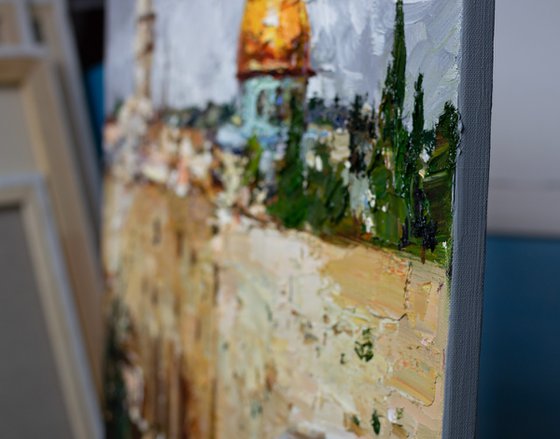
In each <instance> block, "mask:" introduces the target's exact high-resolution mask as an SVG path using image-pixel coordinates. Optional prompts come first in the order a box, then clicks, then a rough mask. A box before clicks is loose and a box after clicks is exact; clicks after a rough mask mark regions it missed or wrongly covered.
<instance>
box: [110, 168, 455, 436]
mask: <svg viewBox="0 0 560 439" xmlns="http://www.w3.org/2000/svg"><path fill="white" fill-rule="evenodd" d="M212 212H213V210H212V206H211V205H210V204H209V203H208V202H207V201H206V200H205V199H204V198H203V197H201V196H197V195H196V193H193V194H190V195H188V196H187V197H186V198H184V199H181V198H178V197H176V196H174V195H171V194H170V193H169V192H168V191H166V190H164V189H161V188H159V187H156V186H154V185H150V184H147V183H135V184H130V183H123V182H120V181H118V180H117V179H115V178H113V177H108V179H107V184H106V210H105V216H106V218H105V235H104V243H105V247H104V259H105V267H106V271H107V276H108V279H109V280H110V285H111V287H112V295H113V296H112V297H113V299H118V300H119V301H120V302H121V303H123V304H124V305H125V308H126V309H127V311H128V320H127V321H129V325H128V329H122V330H123V331H125V330H126V331H128V337H127V338H126V340H127V343H125V344H124V348H125V350H126V351H127V355H128V358H130V363H131V365H130V366H129V367H128V368H127V369H126V371H125V376H126V380H127V385H128V389H129V405H130V412H131V414H132V415H133V416H135V417H136V418H135V419H136V422H137V423H138V425H141V426H143V427H144V428H145V436H144V437H146V438H148V437H155V432H156V430H157V428H155V427H156V426H159V429H160V430H162V431H164V432H166V435H167V437H170V438H179V437H192V438H211V437H215V438H224V439H225V438H227V439H230V438H240V439H242V438H258V439H261V438H278V437H284V438H357V437H365V438H371V437H373V438H375V437H381V438H406V437H411V438H435V437H440V436H441V421H442V413H443V384H444V353H445V351H444V350H445V346H446V342H447V322H448V293H447V284H446V283H447V282H446V273H445V269H444V268H442V267H440V266H437V265H435V264H433V263H430V262H426V263H424V264H423V263H422V262H421V261H420V260H418V259H416V258H413V257H411V256H409V255H404V254H401V253H398V252H393V251H388V250H382V249H378V248H375V247H372V246H366V245H363V244H360V245H357V244H355V243H349V242H341V241H338V242H327V241H325V240H322V239H320V238H318V237H315V236H313V235H311V234H309V233H305V232H285V231H280V230H278V229H277V227H276V226H273V225H267V226H265V225H262V224H258V223H255V222H253V221H251V220H250V219H248V218H245V217H240V218H236V219H235V220H234V221H232V222H231V224H230V225H228V226H226V227H221V228H220V229H219V231H218V229H217V228H214V227H213V225H212V223H211V222H210V221H209V219H210V218H211V217H212ZM125 320H126V319H125ZM358 353H359V354H360V355H358ZM370 354H373V356H372V357H371V358H370V356H371V355H370ZM360 357H361V358H360ZM374 413H375V414H376V416H375V417H376V419H378V420H379V423H380V434H379V435H376V434H375V433H374V429H373V427H372V425H371V420H372V415H373V414H374Z"/></svg>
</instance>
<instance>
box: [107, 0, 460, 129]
mask: <svg viewBox="0 0 560 439" xmlns="http://www.w3.org/2000/svg"><path fill="white" fill-rule="evenodd" d="M244 3H245V1H244V0H189V1H186V0H155V1H154V7H155V10H156V14H157V22H156V44H155V57H154V73H153V95H154V96H153V99H154V103H155V105H156V106H162V105H168V106H172V107H185V106H204V105H206V104H207V103H208V102H211V101H212V102H215V103H226V102H231V101H232V100H233V99H235V97H236V96H237V94H238V91H239V88H238V83H237V79H236V69H237V66H236V55H237V41H238V34H239V28H240V23H241V19H242V15H243V8H244ZM404 3H405V6H404V12H405V20H406V42H407V51H408V68H407V81H408V84H407V99H406V104H405V105H406V107H405V112H406V115H407V116H408V117H410V113H411V112H412V102H413V97H414V81H415V80H416V78H417V76H418V74H419V73H424V87H425V107H426V116H427V117H426V125H428V126H429V125H432V124H433V123H434V122H435V121H436V119H437V117H438V116H439V114H440V113H441V110H442V108H443V105H444V103H445V102H446V101H452V102H453V103H456V101H457V90H458V83H459V54H460V31H461V29H460V23H461V14H462V2H461V0H405V2H404ZM109 5H110V7H109V45H108V52H107V53H108V62H107V83H108V86H107V109H108V110H111V109H112V108H113V106H114V104H115V102H116V101H117V100H118V99H122V98H124V97H125V96H127V95H129V94H130V92H131V90H132V63H131V59H132V38H133V36H132V33H133V25H132V24H133V13H132V11H133V8H134V1H133V0H111V1H109ZM307 9H308V13H309V19H310V22H311V29H312V39H311V44H312V64H313V68H314V69H315V71H316V72H317V75H316V76H315V77H313V78H312V79H311V81H310V85H309V93H310V94H314V93H316V94H318V95H320V96H323V97H325V98H327V99H329V98H333V97H334V96H335V95H339V96H340V97H341V98H343V99H344V100H347V101H348V100H350V99H352V98H353V96H354V94H355V93H368V94H369V96H370V98H371V99H373V100H374V101H375V102H376V103H378V102H379V99H380V92H381V87H382V85H383V81H384V78H385V73H386V69H387V63H388V62H389V59H390V51H391V45H392V41H393V38H392V33H393V25H394V9H395V6H394V0H344V1H341V0H308V1H307ZM270 20H271V21H273V17H270Z"/></svg>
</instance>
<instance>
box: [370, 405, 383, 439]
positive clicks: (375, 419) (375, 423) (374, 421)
mask: <svg viewBox="0 0 560 439" xmlns="http://www.w3.org/2000/svg"><path fill="white" fill-rule="evenodd" d="M371 428H373V432H374V433H375V435H376V436H379V433H381V421H380V420H379V413H377V410H374V411H373V413H372V414H371Z"/></svg>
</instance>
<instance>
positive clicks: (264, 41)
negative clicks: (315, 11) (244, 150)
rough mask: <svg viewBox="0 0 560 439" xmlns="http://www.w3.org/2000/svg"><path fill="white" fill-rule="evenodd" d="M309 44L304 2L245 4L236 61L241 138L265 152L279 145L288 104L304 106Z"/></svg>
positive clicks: (252, 1)
mask: <svg viewBox="0 0 560 439" xmlns="http://www.w3.org/2000/svg"><path fill="white" fill-rule="evenodd" d="M309 43H310V26H309V19H308V16H307V11H306V8H305V4H304V2H303V0H247V3H246V6H245V15H244V17H243V22H242V25H241V35H240V38H239V51H238V58H237V67H238V70H237V76H238V78H239V80H240V82H241V86H242V98H241V99H242V101H241V116H242V119H243V132H244V134H245V135H248V136H252V135H256V136H257V137H258V138H259V141H260V143H261V144H262V145H263V146H265V147H266V146H269V147H272V146H273V145H274V144H276V143H277V142H278V140H279V136H281V134H282V131H283V129H282V121H286V120H287V118H288V117H289V113H290V111H289V109H290V100H291V99H292V98H293V97H296V98H297V99H298V100H299V101H300V104H301V105H302V106H303V105H304V102H305V91H306V86H307V80H308V78H309V77H310V76H311V75H312V74H313V72H312V70H311V63H310V47H309V45H310V44H309ZM284 125H285V124H284Z"/></svg>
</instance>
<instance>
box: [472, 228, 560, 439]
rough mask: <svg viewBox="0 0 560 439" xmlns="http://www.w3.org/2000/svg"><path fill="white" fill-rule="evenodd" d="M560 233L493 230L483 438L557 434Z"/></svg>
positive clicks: (559, 424) (487, 300) (486, 299)
mask: <svg viewBox="0 0 560 439" xmlns="http://www.w3.org/2000/svg"><path fill="white" fill-rule="evenodd" d="M559 276H560V240H544V239H529V238H505V237H489V239H488V243H487V261H486V276H485V289H484V294H485V297H484V317H483V328H482V352H481V369H480V386H479V404H478V409H479V415H478V418H479V430H478V431H479V434H478V436H477V437H478V439H502V438H504V439H516V438H527V439H533V438H536V439H540V438H560V399H559V398H560V277H559Z"/></svg>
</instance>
